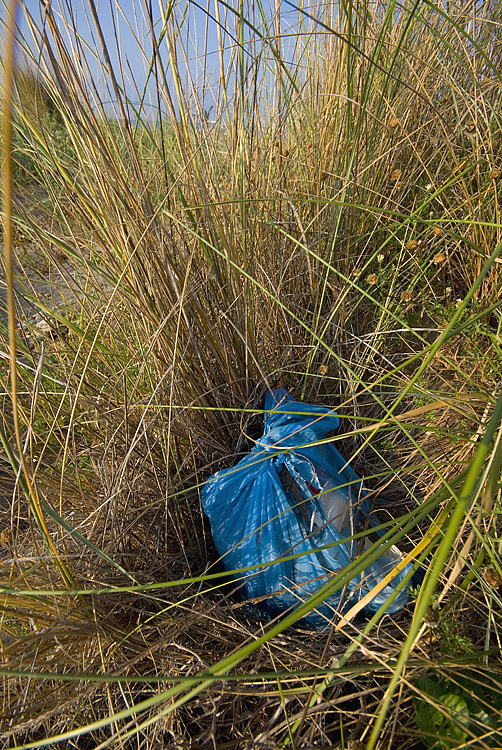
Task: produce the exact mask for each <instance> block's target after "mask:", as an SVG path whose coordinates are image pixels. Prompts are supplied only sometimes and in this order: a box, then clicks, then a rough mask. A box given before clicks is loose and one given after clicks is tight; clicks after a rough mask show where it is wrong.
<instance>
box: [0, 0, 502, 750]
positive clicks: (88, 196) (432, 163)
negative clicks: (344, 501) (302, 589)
mask: <svg viewBox="0 0 502 750" xmlns="http://www.w3.org/2000/svg"><path fill="white" fill-rule="evenodd" d="M21 5H22V14H23V24H24V26H23V28H24V29H25V32H23V33H24V36H23V34H19V35H18V38H19V42H18V44H19V48H20V51H22V52H23V54H24V56H25V58H26V59H27V60H28V61H29V64H27V65H26V66H25V67H24V68H20V69H19V70H18V72H17V76H16V78H15V85H14V89H13V93H12V97H9V96H3V99H2V117H3V118H4V119H5V118H8V114H9V106H10V105H12V124H13V135H12V164H13V167H14V191H13V192H14V195H13V198H12V200H8V201H6V200H4V213H3V216H4V235H3V237H4V239H5V240H6V241H5V243H4V244H5V247H4V252H5V257H6V259H8V260H10V259H11V258H12V260H13V262H14V272H15V273H14V280H13V281H11V279H10V276H9V273H8V262H7V264H6V266H5V267H6V273H5V284H4V285H3V286H4V291H1V290H0V294H1V296H0V301H1V302H2V307H5V308H6V304H4V302H3V300H5V299H7V298H8V296H9V294H10V293H13V294H14V296H15V300H16V317H15V320H14V319H13V317H12V314H11V317H10V320H9V319H8V317H9V316H8V315H7V312H6V309H5V311H4V312H2V311H0V337H1V338H2V346H1V347H0V348H1V350H2V351H1V352H0V356H1V362H2V378H1V384H2V394H1V401H0V408H1V421H0V439H1V440H2V445H3V451H4V452H3V455H2V459H1V464H0V512H1V529H0V551H1V555H0V573H1V605H0V653H1V659H2V661H1V664H0V672H1V675H2V679H3V683H2V686H3V687H2V690H3V701H2V705H3V710H2V712H3V726H2V729H1V732H2V742H3V744H4V746H5V747H16V748H21V747H23V748H35V747H36V748H39V747H57V746H58V744H56V743H60V744H59V746H60V747H66V746H68V747H78V748H86V747H100V748H105V747H121V748H132V747H135V748H142V749H143V748H144V749H145V750H146V749H148V750H153V748H160V747H165V748H180V747H193V748H196V747H210V746H213V747H215V748H221V750H223V748H230V747H235V748H247V747H264V748H276V747H277V748H278V747H287V746H290V747H291V748H298V749H300V748H304V749H308V748H314V747H326V748H327V747H340V748H349V747H355V746H364V747H367V748H369V750H372V748H380V749H382V748H394V747H403V748H404V747H410V748H412V747H413V748H415V747H417V748H419V747H424V746H425V747H436V748H453V747H457V746H458V747H464V746H467V745H469V747H473V748H474V747H476V748H477V747H479V748H485V747H487V748H490V747H500V746H502V729H501V726H500V722H499V721H498V720H497V718H496V716H495V714H496V712H497V710H498V708H499V707H500V696H501V691H500V687H499V685H500V682H501V678H502V668H501V663H500V628H501V621H500V612H501V611H502V610H501V598H500V585H499V583H500V580H499V579H500V576H502V563H501V560H500V550H501V524H500V515H499V514H500V512H501V494H500V493H501V483H500V475H501V471H500V469H501V461H502V452H501V450H502V449H501V443H500V437H501V411H502V401H501V396H500V379H501V354H502V312H501V309H502V308H501V306H502V301H501V300H502V294H501V275H500V263H501V257H502V255H501V254H502V224H501V221H500V195H499V193H500V189H501V185H500V178H501V175H502V130H501V118H500V112H501V101H502V78H501V77H500V72H499V71H500V55H501V44H500V40H499V25H500V18H501V11H502V9H501V7H500V4H498V3H497V1H496V0H488V1H487V2H479V3H476V4H474V5H472V4H462V3H460V4H452V3H443V4H440V5H434V4H431V3H427V2H418V3H409V2H406V1H405V2H404V3H401V4H399V5H396V4H395V3H387V2H384V3H375V4H373V5H367V4H366V5H363V6H362V5H357V4H356V5H352V4H344V3H340V4H338V5H337V6H333V5H332V4H329V3H327V4H318V5H316V6H315V7H314V8H311V9H310V10H309V11H308V12H307V10H302V9H300V8H296V9H295V10H294V11H291V14H292V15H291V17H290V16H288V17H285V16H284V15H281V14H282V13H283V10H282V8H280V7H279V6H278V5H276V6H275V10H274V13H273V17H269V15H270V14H268V13H267V10H266V8H265V7H264V6H262V5H261V4H259V3H258V4H254V3H249V4H246V3H244V4H240V5H239V6H237V5H236V6H235V7H234V6H233V5H232V4H230V5H228V4H223V3H218V2H217V3H216V5H215V9H214V14H213V12H212V11H211V12H209V11H208V12H207V14H202V12H201V11H200V9H197V10H195V6H193V7H192V6H190V7H189V8H187V9H186V8H185V7H184V6H182V5H177V4H174V5H169V6H168V7H167V6H162V8H161V11H159V16H158V17H157V16H155V15H154V11H153V9H152V5H151V4H148V3H145V4H140V3H137V4H134V10H135V11H136V14H134V13H132V12H129V10H128V8H129V6H128V4H126V3H124V4H123V6H124V7H122V9H121V12H120V13H119V14H118V15H121V13H122V14H123V16H121V18H126V19H127V21H128V23H129V24H130V37H128V38H130V39H131V40H133V41H134V40H136V42H135V43H137V48H138V49H137V51H138V54H139V55H140V56H141V58H140V59H142V60H144V61H145V70H146V73H145V78H144V79H143V78H142V77H141V75H140V74H139V72H135V71H134V70H131V67H130V65H129V62H128V58H127V57H126V55H125V51H124V49H123V48H122V46H121V34H120V23H122V21H120V22H119V20H117V19H118V16H117V19H116V20H117V24H119V25H116V26H115V27H114V28H115V36H113V35H110V36H107V34H106V33H104V31H103V28H102V27H101V25H100V21H99V18H98V15H97V12H96V7H95V4H94V2H92V1H91V0H86V1H85V3H84V5H85V9H86V11H87V16H86V18H87V19H88V22H89V24H90V29H86V30H84V29H83V28H82V27H81V26H80V25H79V24H78V23H77V18H76V16H75V14H74V13H73V11H72V4H66V5H64V7H63V6H62V7H61V8H60V13H58V14H56V12H55V10H54V8H53V7H52V5H51V4H50V3H49V4H47V3H41V8H42V10H43V17H42V20H41V21H40V19H38V20H37V18H36V16H35V14H31V13H30V11H29V8H28V7H27V5H26V6H25V4H24V3H21ZM116 5H117V8H119V5H120V3H117V4H116ZM140 5H141V10H140V7H139V6H140ZM126 6H127V7H126ZM79 23H80V22H79ZM194 24H195V27H194ZM213 24H214V25H213ZM287 24H290V26H287ZM194 28H195V29H196V30H197V32H198V33H197V34H195V37H194V36H191V32H192V30H193V29H194ZM26 30H28V31H29V34H30V35H31V38H30V40H29V41H28V32H27V31H26ZM204 34H206V36H205V38H204V41H205V43H203V44H202V45H201V44H200V39H201V35H202V37H204ZM211 34H214V35H215V37H216V39H217V45H216V47H217V53H216V55H211V54H210V39H211ZM5 38H6V40H7V41H6V44H7V43H10V42H9V36H8V34H7V35H6V37H5ZM194 38H195V39H196V41H195V42H193V41H192V40H193V39H194ZM92 40H95V43H94V42H93V41H92ZM131 44H132V42H131ZM191 45H195V48H194V47H193V46H191ZM201 50H203V52H202V53H201ZM132 54H133V51H132V47H131V48H130V49H129V48H128V55H129V56H130V58H129V59H132ZM192 56H193V57H194V58H196V62H195V63H193V62H192V61H191V58H192ZM138 59H139V58H138ZM215 60H216V61H217V62H214V61H215ZM4 68H5V70H4V82H5V81H6V80H7V79H8V74H9V71H8V66H4ZM138 70H139V68H138ZM131 76H132V80H131ZM211 82H212V83H211ZM3 90H4V91H8V87H7V85H6V84H5V85H4V89H3ZM5 132H7V129H5V130H4V133H5ZM8 146H9V143H6V142H5V137H4V148H7V147H8ZM6 195H7V192H6V188H5V184H4V196H6ZM10 209H12V213H13V219H12V221H13V229H14V232H13V237H14V241H13V243H12V247H10V246H9V243H8V241H7V240H8V237H9V232H8V231H7V229H6V227H7V224H8V223H9V221H10V219H9V210H10ZM6 295H7V296H6ZM276 386H285V387H287V388H288V389H289V390H290V391H291V392H292V393H293V395H294V396H295V398H296V399H298V400H301V399H304V400H306V401H309V402H314V403H323V404H328V405H330V406H332V407H334V408H336V410H337V413H338V414H339V416H340V421H341V425H342V426H341V428H340V430H339V432H338V433H337V434H336V435H334V436H333V437H332V439H333V440H334V441H336V446H337V447H338V448H339V449H340V451H341V452H342V453H343V455H344V456H346V458H347V461H348V462H350V464H351V465H352V466H353V467H354V469H355V470H356V471H357V473H358V474H359V475H360V476H362V477H363V478H364V482H365V486H366V487H367V488H368V490H369V496H370V497H371V499H372V502H374V507H375V515H376V516H377V517H378V521H379V523H380V524H381V525H382V526H383V527H384V528H385V531H386V535H385V537H384V540H386V541H388V542H390V543H392V544H396V545H397V546H399V548H400V549H402V550H403V551H405V552H406V553H407V555H408V558H407V561H408V560H412V561H414V562H416V567H417V569H420V570H422V572H423V583H422V584H421V586H420V587H419V589H418V590H417V591H415V592H414V593H415V599H414V600H413V602H412V603H411V604H410V605H409V607H408V608H407V609H406V610H404V611H402V612H401V613H399V614H398V615H394V616H392V618H391V617H390V616H388V615H386V613H385V611H381V612H378V613H377V614H375V615H374V616H372V617H371V618H369V617H367V616H365V615H364V613H361V612H356V611H353V612H351V613H347V614H346V617H342V616H341V614H340V613H337V612H334V613H333V619H332V622H331V623H330V625H329V627H328V628H327V629H326V630H325V631H322V632H321V633H313V632H311V631H308V630H304V629H302V628H301V627H299V626H295V625H294V624H292V625H290V626H289V627H286V625H287V624H288V621H280V620H278V621H270V622H263V621H261V620H259V619H258V618H257V617H256V614H255V613H254V612H253V610H252V608H250V607H249V605H246V604H245V603H243V602H242V601H240V600H239V599H238V597H237V596H236V595H235V592H234V584H232V582H231V581H229V579H228V578H227V577H226V576H225V573H224V571H223V569H222V565H221V561H219V560H218V557H217V554H216V551H215V549H214V545H213V543H212V540H211V536H210V530H209V528H208V524H207V521H206V519H205V518H204V517H203V514H202V511H201V507H200V497H199V494H200V490H201V488H202V487H203V485H204V482H205V481H206V480H207V478H208V477H209V476H210V475H211V474H212V473H213V472H215V471H216V470H218V469H220V468H223V467H228V466H232V465H234V464H235V463H236V462H237V461H238V459H239V458H240V457H241V456H242V454H243V453H245V452H246V451H247V450H249V448H250V447H251V446H252V445H253V443H254V440H255V439H256V438H257V437H258V436H259V435H260V434H261V425H262V419H263V414H262V412H263V395H264V393H265V392H266V391H267V390H269V389H270V388H273V387H276ZM382 498H385V499H386V502H383V501H382ZM364 554H366V553H364ZM487 570H490V571H492V573H491V574H489V575H488V574H487ZM496 576H499V578H497V577H496ZM497 582H498V583H497ZM433 612H439V613H440V616H441V617H443V618H444V619H443V621H442V623H443V624H442V626H441V628H440V629H439V630H438V629H437V628H436V629H435V628H433V627H432V626H431V624H430V619H427V618H428V617H429V618H430V616H431V613H433ZM438 633H439V635H438ZM448 639H449V640H448ZM460 671H461V672H462V676H459V673H460ZM464 676H465V679H464ZM490 696H491V697H490ZM431 722H432V724H433V726H432V725H431V726H430V727H429V729H428V728H427V726H426V724H427V725H428V724H431ZM455 742H457V744H455ZM358 743H359V744H358Z"/></svg>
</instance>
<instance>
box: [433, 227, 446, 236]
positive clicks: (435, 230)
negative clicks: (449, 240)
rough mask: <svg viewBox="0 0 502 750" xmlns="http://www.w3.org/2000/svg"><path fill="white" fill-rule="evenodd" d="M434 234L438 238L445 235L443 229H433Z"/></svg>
mask: <svg viewBox="0 0 502 750" xmlns="http://www.w3.org/2000/svg"><path fill="white" fill-rule="evenodd" d="M432 234H435V235H436V237H440V236H441V235H442V234H444V230H443V229H441V227H432Z"/></svg>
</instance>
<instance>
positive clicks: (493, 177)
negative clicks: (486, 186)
mask: <svg viewBox="0 0 502 750" xmlns="http://www.w3.org/2000/svg"><path fill="white" fill-rule="evenodd" d="M500 175H502V169H497V168H496V167H494V168H493V169H491V170H490V171H489V172H488V177H489V178H490V180H498V178H499V177H500Z"/></svg>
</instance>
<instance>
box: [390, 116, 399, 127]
mask: <svg viewBox="0 0 502 750" xmlns="http://www.w3.org/2000/svg"><path fill="white" fill-rule="evenodd" d="M398 126H399V120H398V119H397V117H395V116H394V117H391V118H390V120H389V128H390V129H391V130H395V129H396V128H397V127H398Z"/></svg>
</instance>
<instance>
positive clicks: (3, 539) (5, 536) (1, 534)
mask: <svg viewBox="0 0 502 750" xmlns="http://www.w3.org/2000/svg"><path fill="white" fill-rule="evenodd" d="M10 540H11V534H10V527H9V526H5V528H3V529H2V531H0V543H1V544H3V545H5V547H10Z"/></svg>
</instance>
